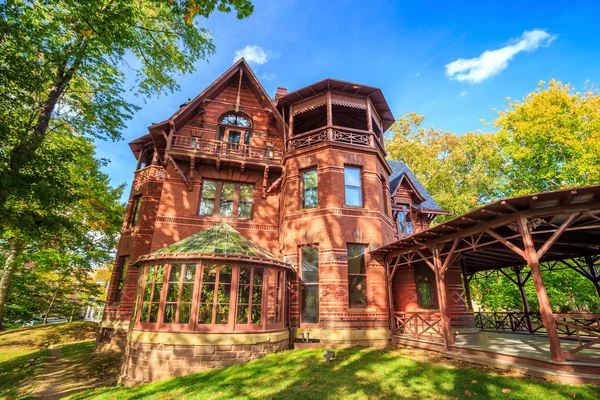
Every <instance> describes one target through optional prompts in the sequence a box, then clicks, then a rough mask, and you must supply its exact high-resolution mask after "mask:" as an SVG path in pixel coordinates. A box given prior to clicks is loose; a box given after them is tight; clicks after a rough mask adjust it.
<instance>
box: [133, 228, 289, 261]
mask: <svg viewBox="0 0 600 400" xmlns="http://www.w3.org/2000/svg"><path fill="white" fill-rule="evenodd" d="M223 256H227V257H226V258H234V259H236V258H237V259H241V260H246V261H268V262H270V263H271V264H276V265H281V266H283V265H284V262H283V261H281V260H280V259H279V258H277V257H275V256H274V255H273V254H271V253H269V252H268V251H266V250H265V249H263V248H262V247H260V246H259V245H258V244H256V243H254V242H253V241H251V240H250V239H248V238H246V237H245V236H244V235H242V234H241V233H239V232H238V231H237V230H235V229H234V228H233V227H231V225H229V224H227V223H226V222H221V223H219V224H217V225H215V226H213V227H211V228H208V229H206V230H203V231H200V232H198V233H195V234H193V235H191V236H188V237H187V238H185V239H183V240H180V241H178V242H175V243H173V244H170V245H168V246H166V247H163V248H162V249H159V250H156V251H155V252H154V253H152V254H148V255H146V256H142V257H140V258H139V260H138V261H137V262H140V261H146V260H153V259H169V258H173V259H186V258H189V259H193V258H223Z"/></svg>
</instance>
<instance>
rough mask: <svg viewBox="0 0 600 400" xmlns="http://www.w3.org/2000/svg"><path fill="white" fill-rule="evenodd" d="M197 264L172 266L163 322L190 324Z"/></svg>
mask: <svg viewBox="0 0 600 400" xmlns="http://www.w3.org/2000/svg"><path fill="white" fill-rule="evenodd" d="M195 279H196V264H185V265H181V264H172V265H171V268H170V272H169V282H168V287H167V298H166V300H165V303H166V305H165V313H164V317H163V322H165V323H176V324H189V323H190V316H191V312H192V298H193V297H194V281H195Z"/></svg>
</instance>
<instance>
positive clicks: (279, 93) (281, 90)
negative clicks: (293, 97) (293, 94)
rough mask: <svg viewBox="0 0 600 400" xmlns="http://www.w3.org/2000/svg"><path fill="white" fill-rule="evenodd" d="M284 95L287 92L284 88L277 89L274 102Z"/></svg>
mask: <svg viewBox="0 0 600 400" xmlns="http://www.w3.org/2000/svg"><path fill="white" fill-rule="evenodd" d="M286 94H288V90H287V89H286V88H283V87H278V88H277V92H275V100H279V99H280V98H281V97H283V96H285V95H286Z"/></svg>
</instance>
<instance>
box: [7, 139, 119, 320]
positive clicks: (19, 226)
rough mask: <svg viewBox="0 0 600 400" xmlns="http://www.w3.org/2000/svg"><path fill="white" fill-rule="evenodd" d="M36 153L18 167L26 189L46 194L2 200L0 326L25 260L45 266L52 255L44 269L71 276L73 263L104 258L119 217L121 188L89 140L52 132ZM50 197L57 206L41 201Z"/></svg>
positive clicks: (94, 262) (90, 262)
mask: <svg viewBox="0 0 600 400" xmlns="http://www.w3.org/2000/svg"><path fill="white" fill-rule="evenodd" d="M36 155H38V157H37V158H36V160H37V162H36V163H35V164H32V165H30V166H28V167H27V168H25V169H23V172H24V173H27V174H28V175H31V176H32V177H34V178H32V184H31V189H30V190H32V191H37V192H38V193H42V194H44V196H45V197H43V198H39V197H37V196H33V195H32V196H27V197H25V199H19V198H13V197H9V201H8V202H7V203H6V205H5V207H6V208H7V209H8V210H9V212H8V213H7V217H6V218H5V219H4V220H3V221H2V226H1V228H2V231H1V232H0V234H1V235H0V257H2V258H3V263H2V264H1V267H0V327H1V322H2V319H3V315H4V310H5V305H6V299H7V296H8V293H9V290H10V287H11V282H12V277H13V275H14V273H15V272H16V271H19V270H21V269H22V267H23V265H24V264H25V263H26V262H28V261H36V262H38V263H40V264H41V265H44V264H45V265H49V264H50V262H49V261H48V260H49V259H50V258H49V256H50V255H52V254H54V264H55V266H54V268H53V269H47V270H48V271H63V272H64V273H65V274H67V273H70V274H71V275H74V274H75V272H76V269H77V268H78V267H82V266H85V267H86V268H89V267H92V266H94V265H97V264H98V263H102V262H105V261H107V260H108V259H110V258H111V252H112V251H113V249H114V246H115V242H116V240H117V234H118V232H119V231H120V228H121V225H122V221H123V215H124V207H123V205H122V204H120V202H119V199H120V197H121V194H122V191H123V187H119V188H113V187H111V186H110V183H109V180H108V177H107V176H106V175H105V174H103V173H102V172H101V171H100V167H101V166H102V165H103V163H102V162H101V161H99V160H97V159H96V158H95V157H94V156H95V154H94V146H93V145H92V143H91V142H90V141H89V140H87V139H85V138H83V137H76V136H74V135H72V133H71V132H68V131H64V130H59V131H55V132H52V133H51V134H50V135H49V139H48V140H47V141H46V142H45V143H43V145H42V146H40V148H38V150H37V151H36ZM49 170H50V171H49ZM40 176H42V177H46V178H47V179H46V180H43V179H39V177H40ZM53 197H56V198H59V199H60V201H61V207H49V206H48V202H47V201H45V200H46V199H47V198H53ZM54 204H55V205H56V202H54ZM40 257H46V259H44V258H40Z"/></svg>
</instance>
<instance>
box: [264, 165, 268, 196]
mask: <svg viewBox="0 0 600 400" xmlns="http://www.w3.org/2000/svg"><path fill="white" fill-rule="evenodd" d="M268 179H269V166H268V165H267V166H266V167H265V174H264V176H263V185H262V198H263V199H266V198H267V181H268Z"/></svg>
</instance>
